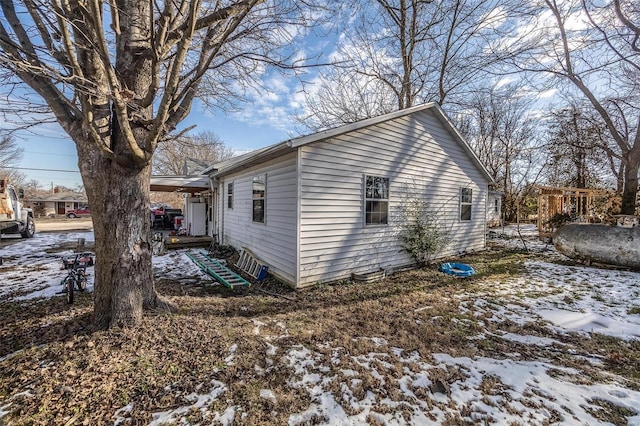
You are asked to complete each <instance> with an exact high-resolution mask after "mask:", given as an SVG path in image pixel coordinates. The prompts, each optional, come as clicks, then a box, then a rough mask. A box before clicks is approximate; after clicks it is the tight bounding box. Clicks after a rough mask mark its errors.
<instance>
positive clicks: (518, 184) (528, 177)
mask: <svg viewBox="0 0 640 426" xmlns="http://www.w3.org/2000/svg"><path fill="white" fill-rule="evenodd" d="M532 103H533V99H532V98H530V97H528V96H525V94H524V93H522V92H521V91H520V90H519V88H518V87H516V86H503V87H501V88H495V87H489V88H486V89H482V90H480V89H478V90H477V91H476V92H475V93H474V94H473V95H472V96H470V98H469V104H468V105H467V106H466V108H465V111H466V113H465V114H464V115H463V116H459V118H458V125H459V127H460V129H461V132H462V133H463V134H464V136H465V138H466V139H467V141H469V143H470V144H471V146H472V148H473V149H474V151H475V152H476V154H477V155H478V157H479V158H480V160H481V161H482V163H483V164H484V165H485V166H486V167H487V170H488V171H489V173H490V174H491V177H492V178H493V179H494V181H495V182H496V184H497V188H496V189H498V190H500V191H503V192H504V194H505V195H504V198H505V202H504V203H503V204H502V208H503V213H504V217H505V218H506V219H507V220H514V219H515V218H516V214H517V208H518V199H519V198H521V197H522V196H524V195H526V194H525V193H526V191H528V190H529V189H530V188H531V185H532V184H534V183H536V182H537V181H538V180H539V179H540V177H541V172H542V169H543V167H542V166H543V164H544V161H540V140H539V138H538V137H537V134H538V132H539V125H538V123H539V121H540V120H539V118H538V117H536V116H535V115H534V113H533V111H532V109H531V105H532Z"/></svg>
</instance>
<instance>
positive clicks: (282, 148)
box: [204, 102, 493, 182]
mask: <svg viewBox="0 0 640 426" xmlns="http://www.w3.org/2000/svg"><path fill="white" fill-rule="evenodd" d="M423 110H431V111H432V112H433V114H434V115H435V116H436V117H437V118H438V120H439V121H440V123H441V124H442V125H443V126H444V127H445V128H446V129H447V130H448V131H449V132H450V133H451V135H452V136H453V138H454V139H455V140H456V141H457V142H458V143H459V144H460V145H461V146H462V147H463V149H464V150H465V152H466V153H467V154H468V155H469V157H470V158H471V159H472V161H473V163H474V164H475V165H476V166H477V167H478V169H479V170H480V171H481V172H482V174H483V175H484V176H485V177H486V178H487V180H488V181H489V182H493V179H492V178H491V175H490V174H489V172H488V171H487V169H486V167H485V166H484V165H483V164H482V162H481V161H480V159H479V158H478V156H477V155H476V154H475V153H474V152H473V150H472V149H471V147H470V146H469V144H468V143H467V142H466V141H465V140H464V138H463V137H462V134H461V133H460V132H459V131H458V129H457V128H456V127H455V126H454V124H453V122H452V121H451V119H450V118H449V117H448V116H447V115H446V113H445V112H444V111H443V110H442V108H441V107H440V105H438V104H437V103H434V102H432V103H427V104H422V105H417V106H414V107H411V108H406V109H402V110H398V111H394V112H391V113H388V114H384V115H380V116H377V117H372V118H367V119H365V120H360V121H357V122H355V123H350V124H345V125H343V126H339V127H335V128H332V129H328V130H323V131H320V132H317V133H313V134H310V135H305V136H299V137H296V138H293V139H289V140H286V141H283V142H280V143H277V144H274V145H271V146H268V147H265V148H262V149H258V150H256V151H252V152H249V153H247V154H244V155H241V156H238V157H234V158H232V159H230V160H226V161H223V162H220V163H216V164H214V165H213V166H211V167H210V168H208V169H207V170H205V171H204V173H209V174H212V175H213V176H216V177H217V176H224V175H226V174H228V173H232V172H234V171H236V170H238V169H241V168H244V167H249V166H251V165H254V164H259V163H262V162H265V161H268V160H270V159H273V158H276V157H279V156H281V155H284V154H286V153H288V152H292V151H294V150H296V149H297V148H298V147H301V146H304V145H308V144H310V143H313V142H317V141H320V140H324V139H327V138H331V137H335V136H339V135H342V134H345V133H349V132H353V131H355V130H359V129H363V128H365V127H369V126H373V125H376V124H380V123H383V122H385V121H389V120H393V119H396V118H399V117H403V116H406V115H410V114H413V113H415V112H418V111H423Z"/></svg>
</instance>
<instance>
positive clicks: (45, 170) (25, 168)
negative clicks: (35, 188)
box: [4, 166, 80, 173]
mask: <svg viewBox="0 0 640 426" xmlns="http://www.w3.org/2000/svg"><path fill="white" fill-rule="evenodd" d="M4 168H5V169H14V170H32V171H36V172H62V173H80V170H59V169H32V168H29V167H10V166H5V167H4Z"/></svg>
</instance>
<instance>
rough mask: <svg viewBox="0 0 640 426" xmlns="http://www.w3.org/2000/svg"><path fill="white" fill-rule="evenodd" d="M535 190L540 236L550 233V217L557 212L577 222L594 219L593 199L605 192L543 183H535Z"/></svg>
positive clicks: (605, 192) (551, 230)
mask: <svg viewBox="0 0 640 426" xmlns="http://www.w3.org/2000/svg"><path fill="white" fill-rule="evenodd" d="M535 190H536V191H537V192H538V233H539V235H540V236H541V237H542V236H549V235H551V233H552V232H553V227H552V224H551V218H553V216H554V215H556V214H558V213H567V214H570V215H571V216H572V217H575V222H578V223H590V222H593V221H595V219H596V216H595V214H594V201H595V200H596V199H597V198H602V197H604V196H605V195H606V194H607V191H605V190H602V189H590V188H570V187H555V186H543V185H536V186H535Z"/></svg>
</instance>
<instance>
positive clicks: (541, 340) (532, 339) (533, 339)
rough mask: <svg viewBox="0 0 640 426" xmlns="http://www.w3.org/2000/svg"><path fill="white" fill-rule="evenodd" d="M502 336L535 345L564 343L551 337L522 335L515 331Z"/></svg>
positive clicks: (512, 340) (511, 340)
mask: <svg viewBox="0 0 640 426" xmlns="http://www.w3.org/2000/svg"><path fill="white" fill-rule="evenodd" d="M500 338H501V339H504V340H509V341H510V342H518V343H522V344H525V345H535V346H551V345H553V344H556V345H563V343H561V342H559V341H557V340H555V339H549V338H548V337H540V336H530V335H521V334H514V333H505V334H502V335H500Z"/></svg>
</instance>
